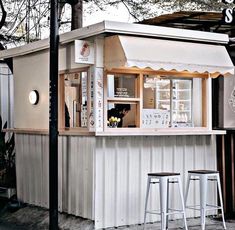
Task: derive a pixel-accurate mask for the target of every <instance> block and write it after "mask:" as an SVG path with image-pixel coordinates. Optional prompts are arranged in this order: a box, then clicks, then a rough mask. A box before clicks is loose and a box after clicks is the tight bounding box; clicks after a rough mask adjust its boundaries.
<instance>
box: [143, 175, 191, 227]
mask: <svg viewBox="0 0 235 230" xmlns="http://www.w3.org/2000/svg"><path fill="white" fill-rule="evenodd" d="M169 183H177V184H178V188H179V194H180V199H181V204H182V208H181V209H172V208H169V207H168V205H169ZM152 184H159V188H160V210H159V211H158V210H147V207H148V198H149V191H150V186H151V185H152ZM179 213H180V214H183V219H184V226H185V229H186V230H187V229H188V228H187V223H186V215H185V206H184V198H183V190H182V182H181V178H180V173H171V172H170V173H169V172H160V173H148V181H147V192H146V200H145V212H144V229H145V226H146V215H147V214H157V215H160V216H161V229H162V230H165V229H168V216H169V215H173V214H179Z"/></svg>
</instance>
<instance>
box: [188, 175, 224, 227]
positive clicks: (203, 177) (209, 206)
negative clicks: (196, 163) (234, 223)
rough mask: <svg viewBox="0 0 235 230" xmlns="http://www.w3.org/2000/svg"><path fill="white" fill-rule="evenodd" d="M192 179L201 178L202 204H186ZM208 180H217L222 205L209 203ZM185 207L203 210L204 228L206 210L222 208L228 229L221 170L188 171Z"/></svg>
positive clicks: (202, 225) (202, 222) (202, 220)
mask: <svg viewBox="0 0 235 230" xmlns="http://www.w3.org/2000/svg"><path fill="white" fill-rule="evenodd" d="M191 180H199V185H200V205H194V206H186V202H187V198H188V192H189V186H190V181H191ZM208 181H217V188H218V192H219V201H220V206H218V205H212V204H207V188H208ZM185 207H186V208H189V209H194V210H199V211H200V212H201V228H202V230H204V229H205V225H206V212H207V211H209V210H217V209H221V214H222V220H223V227H224V229H226V225H225V220H224V209H223V199H222V191H221V184H220V177H219V171H214V170H191V171H188V180H187V187H186V193H185Z"/></svg>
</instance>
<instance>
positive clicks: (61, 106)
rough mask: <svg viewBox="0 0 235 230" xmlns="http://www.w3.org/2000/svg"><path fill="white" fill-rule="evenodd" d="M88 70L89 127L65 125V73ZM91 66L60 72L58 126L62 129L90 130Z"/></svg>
mask: <svg viewBox="0 0 235 230" xmlns="http://www.w3.org/2000/svg"><path fill="white" fill-rule="evenodd" d="M81 72H87V127H65V119H64V117H65V106H64V102H65V84H64V76H65V74H70V73H81ZM90 78H91V76H90V68H89V67H86V68H76V69H70V70H65V71H60V72H59V85H58V88H59V90H58V92H59V106H58V107H59V109H58V111H59V116H58V126H59V130H60V131H78V132H79V131H82V132H84V131H85V132H88V131H89V114H90V112H91V85H90Z"/></svg>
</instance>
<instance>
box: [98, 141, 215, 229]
mask: <svg viewBox="0 0 235 230" xmlns="http://www.w3.org/2000/svg"><path fill="white" fill-rule="evenodd" d="M214 148H215V143H214V141H213V139H212V138H211V136H167V137H144V136H143V137H99V138H97V139H96V161H95V162H96V166H95V167H96V170H95V175H96V187H95V189H96V190H95V226H96V228H107V227H113V226H120V225H131V224H138V223H143V216H144V204H145V193H146V184H147V173H149V172H161V171H170V172H172V171H173V172H180V173H181V175H182V180H183V185H184V187H185V182H186V176H187V171H188V170H192V169H216V152H215V151H214V150H215V149H214ZM195 183H198V182H195ZM172 187H173V188H172ZM196 187H198V186H196ZM212 187H213V188H212V189H211V190H210V196H209V198H210V202H209V203H213V202H215V201H216V192H215V186H212ZM170 192H171V193H172V196H171V200H170V206H171V207H177V206H178V207H181V206H179V204H180V202H179V198H178V197H179V196H178V190H177V185H172V186H171V190H170ZM157 193H158V185H156V186H155V188H153V189H152V191H151V195H150V202H149V205H150V206H149V207H151V208H153V207H154V209H156V207H159V200H158V194H157ZM188 201H189V203H191V204H194V203H196V202H199V190H197V189H196V188H195V187H194V186H192V187H191V190H190V194H189V199H188ZM195 215H197V213H195V212H194V211H187V216H188V217H189V216H191V217H192V216H195ZM158 219H159V217H158V216H153V215H152V216H151V217H150V218H148V219H147V220H148V221H156V220H158Z"/></svg>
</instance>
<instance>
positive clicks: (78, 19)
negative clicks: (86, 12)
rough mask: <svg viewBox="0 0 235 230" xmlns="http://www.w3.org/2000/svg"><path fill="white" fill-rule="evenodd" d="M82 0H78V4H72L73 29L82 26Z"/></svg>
mask: <svg viewBox="0 0 235 230" xmlns="http://www.w3.org/2000/svg"><path fill="white" fill-rule="evenodd" d="M82 10H83V4H82V0H78V3H77V4H74V5H72V24H71V30H75V29H78V28H81V27H82V13H83V12H82Z"/></svg>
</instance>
